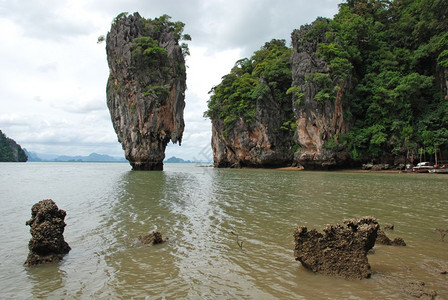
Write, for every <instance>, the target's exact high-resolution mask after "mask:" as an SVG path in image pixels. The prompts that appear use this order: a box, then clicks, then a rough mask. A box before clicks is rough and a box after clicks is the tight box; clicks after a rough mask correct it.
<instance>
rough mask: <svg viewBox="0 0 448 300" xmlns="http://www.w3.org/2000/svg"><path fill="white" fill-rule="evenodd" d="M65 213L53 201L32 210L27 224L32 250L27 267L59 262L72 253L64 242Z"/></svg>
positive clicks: (37, 204)
mask: <svg viewBox="0 0 448 300" xmlns="http://www.w3.org/2000/svg"><path fill="white" fill-rule="evenodd" d="M65 215H66V213H65V211H64V210H62V209H59V208H58V207H57V205H56V203H54V201H53V200H51V199H47V200H42V201H40V202H38V203H36V204H34V205H33V207H32V208H31V219H30V220H29V221H27V222H26V225H28V226H30V227H31V229H30V232H31V236H32V238H31V240H30V242H29V244H28V248H29V250H30V252H29V254H28V258H27V260H26V262H25V265H27V266H34V265H40V264H43V263H50V262H58V261H60V260H61V259H62V258H63V257H64V255H65V254H67V253H68V252H69V251H70V249H71V248H70V246H69V245H68V244H67V242H66V241H65V240H64V235H63V234H64V228H65V225H66V224H65V222H64V219H65Z"/></svg>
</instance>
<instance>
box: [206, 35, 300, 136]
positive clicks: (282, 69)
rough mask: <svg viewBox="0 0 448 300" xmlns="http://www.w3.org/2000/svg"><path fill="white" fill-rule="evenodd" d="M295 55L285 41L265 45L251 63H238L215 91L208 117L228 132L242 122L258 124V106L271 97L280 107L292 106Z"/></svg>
mask: <svg viewBox="0 0 448 300" xmlns="http://www.w3.org/2000/svg"><path fill="white" fill-rule="evenodd" d="M291 53H292V49H291V48H288V47H287V46H286V45H285V41H284V40H276V39H274V40H272V41H270V42H268V43H265V45H264V46H263V47H261V49H260V50H258V51H256V52H255V53H254V55H253V56H252V57H251V58H250V59H248V58H244V59H241V60H238V61H237V62H236V63H235V66H234V67H233V68H232V70H231V72H230V74H227V75H225V76H224V77H223V78H222V82H221V83H220V84H219V85H217V86H215V87H213V88H212V89H211V91H210V93H211V97H210V100H209V101H208V110H207V111H206V112H205V113H204V116H205V117H208V118H210V119H212V120H213V119H222V120H224V125H225V131H226V132H228V131H229V130H231V129H232V128H233V126H234V124H235V122H236V121H237V120H238V119H239V118H242V119H243V120H244V121H245V122H246V123H251V122H253V121H255V108H256V103H257V101H262V100H263V98H264V97H265V96H266V95H267V94H268V93H270V94H271V95H272V97H273V98H274V99H275V100H276V101H277V102H278V103H280V104H281V103H286V102H289V101H290V97H289V96H288V95H286V90H288V89H289V88H290V87H291V81H292V80H291V65H290V57H291ZM291 116H292V112H291ZM288 124H290V123H288Z"/></svg>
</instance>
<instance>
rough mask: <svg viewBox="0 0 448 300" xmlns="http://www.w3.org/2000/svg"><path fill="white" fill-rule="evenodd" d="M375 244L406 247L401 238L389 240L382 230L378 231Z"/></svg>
mask: <svg viewBox="0 0 448 300" xmlns="http://www.w3.org/2000/svg"><path fill="white" fill-rule="evenodd" d="M376 243H377V244H379V245H387V246H406V243H405V241H404V240H403V239H402V238H401V237H396V238H394V239H393V240H391V239H390V238H389V237H388V236H387V235H386V234H385V233H384V231H382V230H378V236H377V238H376Z"/></svg>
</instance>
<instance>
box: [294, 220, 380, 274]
mask: <svg viewBox="0 0 448 300" xmlns="http://www.w3.org/2000/svg"><path fill="white" fill-rule="evenodd" d="M344 223H345V226H342V225H339V224H337V225H328V226H327V227H326V228H325V229H324V234H322V233H319V232H317V231H316V230H315V229H312V230H310V231H308V229H307V228H306V227H305V226H299V227H297V229H296V231H295V233H294V240H295V250H294V256H295V259H296V260H298V261H300V262H301V263H302V265H303V266H304V267H305V268H307V269H309V270H311V271H313V272H319V273H322V274H325V275H334V276H340V277H343V278H347V279H363V278H369V277H370V275H371V271H370V264H369V262H368V259H367V252H368V251H369V250H370V249H372V248H373V246H374V245H375V240H376V237H377V232H378V229H379V225H378V222H377V221H376V219H375V218H372V217H365V218H361V219H359V220H345V221H344Z"/></svg>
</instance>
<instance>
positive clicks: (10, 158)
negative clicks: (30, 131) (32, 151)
mask: <svg viewBox="0 0 448 300" xmlns="http://www.w3.org/2000/svg"><path fill="white" fill-rule="evenodd" d="M27 160H28V157H27V155H26V153H25V151H24V150H23V149H22V147H21V146H20V145H18V144H17V143H16V142H15V141H14V140H13V139H10V138H8V137H6V135H5V134H4V133H3V132H2V131H1V130H0V162H26V161H27Z"/></svg>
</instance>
